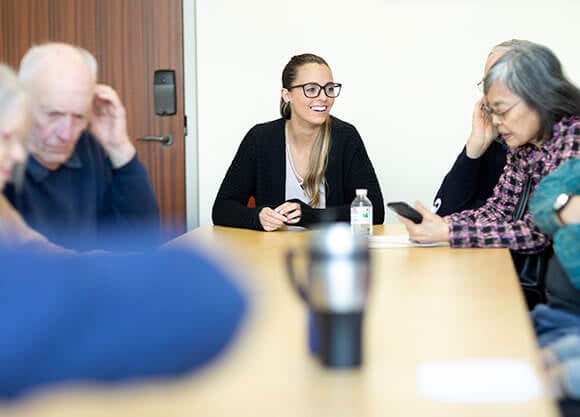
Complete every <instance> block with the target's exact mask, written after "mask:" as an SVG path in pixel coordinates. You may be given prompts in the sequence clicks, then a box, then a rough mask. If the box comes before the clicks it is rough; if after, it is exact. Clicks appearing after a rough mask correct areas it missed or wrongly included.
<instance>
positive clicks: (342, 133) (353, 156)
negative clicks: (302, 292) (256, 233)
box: [212, 117, 385, 230]
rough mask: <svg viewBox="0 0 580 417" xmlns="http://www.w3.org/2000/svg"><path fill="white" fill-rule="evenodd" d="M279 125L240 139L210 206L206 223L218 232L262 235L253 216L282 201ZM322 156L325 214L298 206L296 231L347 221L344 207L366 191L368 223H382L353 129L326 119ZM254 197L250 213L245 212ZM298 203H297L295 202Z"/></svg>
mask: <svg viewBox="0 0 580 417" xmlns="http://www.w3.org/2000/svg"><path fill="white" fill-rule="evenodd" d="M284 126H285V120H284V119H278V120H274V121H272V122H268V123H263V124H259V125H256V126H254V127H253V128H252V129H250V131H249V132H248V133H247V134H246V136H245V137H244V139H243V141H242V143H241V144H240V147H239V149H238V152H237V153H236V156H235V157H234V160H233V161H232V163H231V165H230V167H229V169H228V171H227V173H226V176H225V178H224V180H223V182H222V185H221V187H220V189H219V191H218V194H217V197H216V200H215V202H214V205H213V210H212V219H213V222H214V224H216V225H219V226H233V227H244V228H249V229H255V230H264V229H263V228H262V225H261V223H260V220H259V218H258V213H259V212H260V210H261V209H262V208H264V207H266V206H267V207H271V208H276V207H277V206H279V205H280V204H282V203H283V202H284V201H285V185H286V153H285V152H286V151H285V149H286V138H285V133H284ZM330 126H331V142H330V149H329V152H328V163H327V167H326V172H325V179H326V207H327V208H326V209H315V208H312V207H310V206H308V205H307V204H306V203H304V202H303V201H300V205H301V209H302V217H301V219H300V222H299V223H298V225H299V226H305V227H308V226H311V225H314V224H316V223H320V222H321V221H322V220H323V219H325V218H326V216H328V217H330V218H331V219H332V220H335V221H345V222H348V221H350V204H351V202H352V200H353V199H354V198H355V190H356V189H357V188H366V189H367V190H368V197H369V199H370V200H371V202H372V204H373V223H374V224H382V223H383V221H384V219H385V207H384V203H383V195H382V193H381V188H380V186H379V182H378V180H377V176H376V174H375V170H374V168H373V166H372V164H371V161H370V159H369V157H368V155H367V152H366V149H365V147H364V144H363V142H362V139H361V137H360V135H359V134H358V132H357V130H356V128H355V127H354V126H352V125H351V124H349V123H346V122H343V121H342V120H339V119H337V118H335V117H331V125H330ZM250 196H254V198H255V200H256V207H253V208H250V207H247V206H246V205H247V202H248V199H249V197H250ZM296 201H299V200H296Z"/></svg>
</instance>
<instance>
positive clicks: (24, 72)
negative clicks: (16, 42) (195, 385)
mask: <svg viewBox="0 0 580 417" xmlns="http://www.w3.org/2000/svg"><path fill="white" fill-rule="evenodd" d="M59 45H61V46H63V47H66V46H68V47H70V48H72V50H76V52H78V53H79V55H80V56H82V57H83V59H84V60H85V63H86V64H87V66H88V68H89V71H90V73H91V76H92V77H93V80H94V81H95V82H96V81H97V72H98V64H97V60H96V59H95V57H94V56H93V54H91V53H90V52H89V51H87V50H86V49H84V48H80V47H78V46H73V45H67V44H58V43H45V44H42V45H37V46H33V47H32V48H30V49H29V50H28V51H27V52H26V54H24V57H22V60H21V61H20V70H19V72H18V76H19V78H20V79H21V80H23V81H25V82H28V81H30V80H31V79H32V78H33V77H34V75H35V74H36V72H37V71H38V70H41V69H42V66H41V64H42V62H43V61H44V60H45V59H46V58H47V57H48V56H49V55H50V54H51V53H52V49H53V48H54V47H55V46H59Z"/></svg>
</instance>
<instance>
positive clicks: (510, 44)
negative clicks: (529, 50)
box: [489, 39, 532, 55]
mask: <svg viewBox="0 0 580 417" xmlns="http://www.w3.org/2000/svg"><path fill="white" fill-rule="evenodd" d="M530 44H532V42H530V41H526V40H524V39H510V40H507V41H503V42H502V43H498V44H497V45H495V46H494V47H493V48H491V51H489V55H492V54H495V53H496V52H506V51H509V50H510V49H512V48H514V47H516V46H522V45H530Z"/></svg>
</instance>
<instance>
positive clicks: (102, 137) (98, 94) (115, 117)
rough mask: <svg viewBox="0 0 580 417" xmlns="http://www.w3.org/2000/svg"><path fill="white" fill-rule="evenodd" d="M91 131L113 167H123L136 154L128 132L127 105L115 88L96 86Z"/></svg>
mask: <svg viewBox="0 0 580 417" xmlns="http://www.w3.org/2000/svg"><path fill="white" fill-rule="evenodd" d="M89 131H90V132H91V133H92V134H93V135H94V136H95V137H96V138H97V140H98V141H99V143H100V144H101V145H102V146H103V148H105V151H106V152H107V154H108V155H109V158H110V160H111V163H112V164H113V167H115V168H119V167H122V166H123V165H125V164H126V163H127V162H129V161H130V160H131V159H132V158H133V156H134V155H135V147H134V146H133V144H132V143H131V141H130V140H129V135H128V133H127V119H126V116H125V107H123V104H122V103H121V100H120V99H119V96H118V95H117V93H116V92H115V90H113V89H112V88H111V87H109V86H107V85H103V84H98V85H96V86H95V93H94V99H93V109H92V112H91V116H90V121H89Z"/></svg>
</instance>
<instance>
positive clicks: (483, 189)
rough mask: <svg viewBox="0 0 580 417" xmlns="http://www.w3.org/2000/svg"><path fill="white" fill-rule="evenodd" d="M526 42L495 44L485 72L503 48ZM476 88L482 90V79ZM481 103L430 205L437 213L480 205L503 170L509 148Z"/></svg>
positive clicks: (474, 112) (476, 107) (512, 40)
mask: <svg viewBox="0 0 580 417" xmlns="http://www.w3.org/2000/svg"><path fill="white" fill-rule="evenodd" d="M527 42H528V41H525V40H519V39H511V40H509V41H505V42H502V43H500V44H498V45H496V46H494V47H493V48H492V50H491V51H490V53H489V55H488V56H487V60H486V61H485V69H484V75H485V74H487V71H488V70H489V68H491V66H492V65H493V64H494V63H495V62H496V61H497V60H498V59H499V58H500V57H501V56H502V55H503V54H504V53H505V52H506V51H509V50H510V49H511V48H512V47H514V46H517V45H521V44H524V43H527ZM477 87H478V88H480V89H481V90H482V91H483V80H481V81H480V82H479V83H478V84H477ZM483 106H484V98H483V97H481V98H480V99H479V100H477V102H476V103H475V107H474V109H473V114H472V121H471V133H470V134H469V137H468V138H467V141H466V143H465V146H464V147H463V150H462V151H461V153H460V154H459V155H458V156H457V159H456V160H455V163H454V164H453V167H451V169H450V170H449V172H448V173H447V175H446V176H445V178H444V179H443V182H442V183H441V186H440V187H439V190H438V191H437V194H436V195H435V199H434V201H433V207H435V208H436V209H437V214H439V215H440V216H447V215H449V214H452V213H458V212H460V211H463V210H469V209H478V208H479V207H481V206H483V205H484V204H485V202H486V200H487V199H488V198H489V197H490V196H491V194H492V192H493V189H494V187H495V186H496V184H497V182H498V180H499V177H500V175H501V174H502V172H503V169H504V166H505V162H506V156H507V152H508V149H509V148H508V146H507V145H506V144H505V143H504V141H503V140H501V138H500V137H499V136H498V133H497V129H496V128H495V126H494V125H493V124H492V122H491V120H490V119H489V117H487V113H486V112H485V111H484V108H483Z"/></svg>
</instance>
